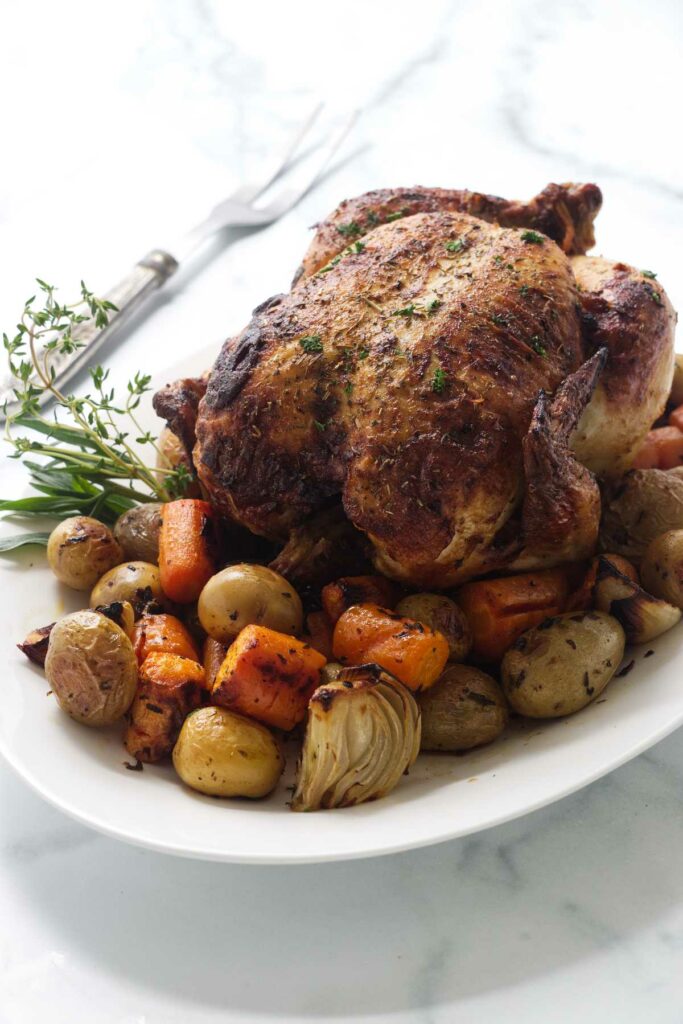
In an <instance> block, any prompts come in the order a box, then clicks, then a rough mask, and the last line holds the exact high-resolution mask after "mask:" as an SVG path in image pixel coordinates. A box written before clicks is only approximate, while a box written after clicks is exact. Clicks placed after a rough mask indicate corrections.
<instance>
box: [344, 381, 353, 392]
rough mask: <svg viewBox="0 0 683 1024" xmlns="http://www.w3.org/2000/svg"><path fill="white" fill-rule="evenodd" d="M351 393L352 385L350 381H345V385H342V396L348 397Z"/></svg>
mask: <svg viewBox="0 0 683 1024" xmlns="http://www.w3.org/2000/svg"><path fill="white" fill-rule="evenodd" d="M352 391H353V384H352V382H351V381H350V380H347V382H346V384H345V385H344V394H345V395H350V394H351V392H352Z"/></svg>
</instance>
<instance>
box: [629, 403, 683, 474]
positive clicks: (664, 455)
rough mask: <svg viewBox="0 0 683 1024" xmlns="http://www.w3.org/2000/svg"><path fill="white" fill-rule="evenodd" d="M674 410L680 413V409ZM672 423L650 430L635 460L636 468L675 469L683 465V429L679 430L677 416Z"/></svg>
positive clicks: (634, 466) (634, 465)
mask: <svg viewBox="0 0 683 1024" xmlns="http://www.w3.org/2000/svg"><path fill="white" fill-rule="evenodd" d="M674 412H675V413H678V412H679V410H678V409H676V410H674ZM672 416H673V414H672ZM671 423H672V425H671V426H669V427H657V429H656V430H651V431H650V433H649V434H648V435H647V436H646V438H645V440H644V441H643V443H642V445H641V447H640V448H639V450H638V453H637V455H636V457H635V459H634V460H633V468H634V469H674V468H675V467H676V466H683V430H679V428H678V424H677V418H676V420H674V419H672V420H671ZM674 423H676V425H674Z"/></svg>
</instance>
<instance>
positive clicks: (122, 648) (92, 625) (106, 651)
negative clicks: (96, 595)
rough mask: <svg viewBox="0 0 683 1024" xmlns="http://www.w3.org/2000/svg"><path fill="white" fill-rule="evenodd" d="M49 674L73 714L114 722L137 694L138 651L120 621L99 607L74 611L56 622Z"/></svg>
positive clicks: (63, 704)
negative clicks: (97, 608) (136, 652)
mask: <svg viewBox="0 0 683 1024" xmlns="http://www.w3.org/2000/svg"><path fill="white" fill-rule="evenodd" d="M45 675H46V676H47V680H48V682H49V684H50V686H51V687H52V690H53V692H54V694H55V696H56V698H57V703H58V704H59V706H60V708H61V709H62V710H63V711H66V713H67V715H70V716H71V717H72V718H75V719H76V721H78V722H82V723H83V724H84V725H94V726H100V725H111V723H112V722H115V721H116V720H117V719H118V718H120V717H121V716H122V715H123V714H125V712H126V711H127V710H128V708H129V707H130V705H131V704H132V702H133V698H134V697H135V687H136V684H137V679H138V666H137V660H136V658H135V651H134V650H133V645H132V644H131V642H130V640H129V639H128V637H127V636H126V634H125V633H124V632H123V630H122V629H121V627H120V626H117V625H116V623H115V622H112V621H111V619H107V618H106V617H105V616H104V615H100V614H99V612H93V611H81V612H74V613H73V614H72V615H67V616H65V618H63V619H60V620H59V622H56V623H55V625H54V626H53V627H52V631H51V632H50V643H49V645H48V649H47V657H46V658H45Z"/></svg>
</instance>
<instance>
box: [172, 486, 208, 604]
mask: <svg viewBox="0 0 683 1024" xmlns="http://www.w3.org/2000/svg"><path fill="white" fill-rule="evenodd" d="M161 514H162V520H161V531H160V534H159V572H160V574H161V587H162V590H163V591H164V593H165V594H166V595H167V596H168V597H169V598H170V599H171V600H172V601H177V602H178V604H189V603H190V602H191V601H196V600H197V598H198V597H199V595H200V594H201V592H202V589H203V587H204V584H205V583H207V581H208V580H209V579H210V578H211V577H212V576H213V574H214V573H215V571H216V565H215V562H214V551H215V547H216V520H215V516H214V512H213V509H212V508H211V505H209V503H208V501H200V500H199V499H196V498H183V499H181V500H180V501H170V502H168V504H166V505H164V506H163V508H162V513H161Z"/></svg>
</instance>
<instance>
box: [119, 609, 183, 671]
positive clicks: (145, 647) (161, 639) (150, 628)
mask: <svg viewBox="0 0 683 1024" xmlns="http://www.w3.org/2000/svg"><path fill="white" fill-rule="evenodd" d="M131 639H132V641H133V647H134V648H135V656H136V657H137V659H138V664H139V665H142V663H143V661H145V660H146V658H147V656H148V655H149V654H152V652H154V651H161V652H163V653H164V654H179V655H180V656H181V657H182V658H189V659H190V660H191V661H199V654H198V652H197V648H196V647H195V645H194V641H193V640H192V637H191V636H190V633H189V631H188V630H187V629H186V627H185V626H184V625H183V624H182V622H181V621H180V619H176V617H175V615H143V616H142V618H141V619H138V621H137V622H136V623H135V629H134V630H133V635H132V637H131Z"/></svg>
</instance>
